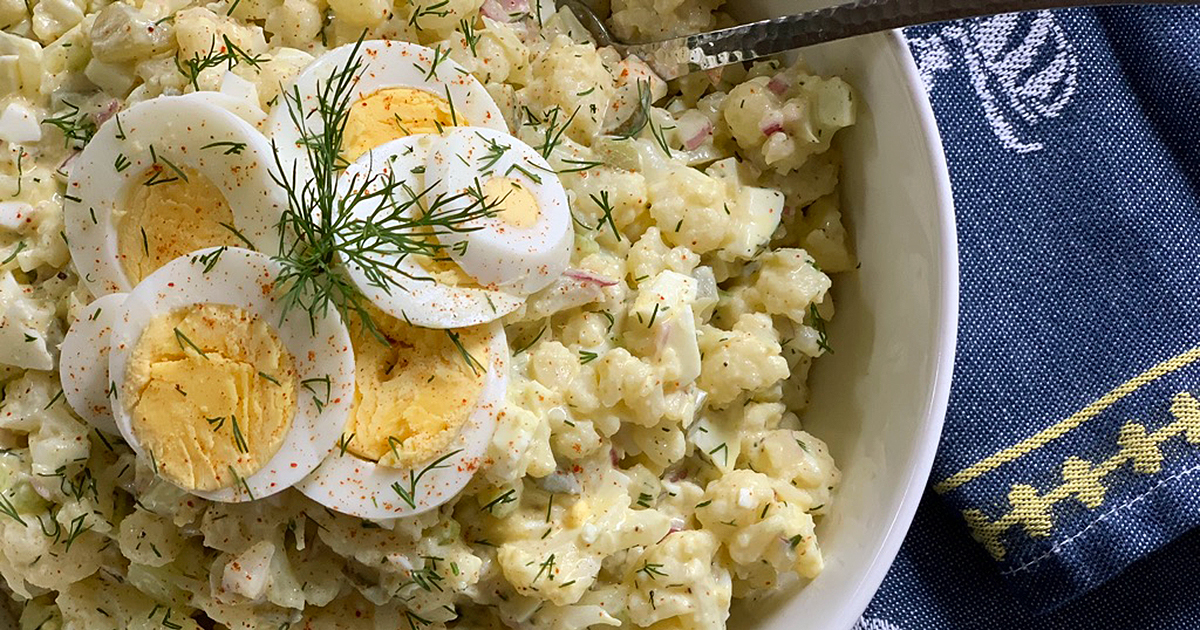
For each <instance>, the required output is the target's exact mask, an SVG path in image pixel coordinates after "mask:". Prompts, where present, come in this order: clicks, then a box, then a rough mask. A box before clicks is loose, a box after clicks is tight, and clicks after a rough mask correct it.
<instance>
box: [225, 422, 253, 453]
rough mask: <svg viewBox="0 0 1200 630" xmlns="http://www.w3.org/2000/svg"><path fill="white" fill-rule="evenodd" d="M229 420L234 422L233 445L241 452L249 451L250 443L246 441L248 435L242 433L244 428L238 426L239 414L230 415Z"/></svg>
mask: <svg viewBox="0 0 1200 630" xmlns="http://www.w3.org/2000/svg"><path fill="white" fill-rule="evenodd" d="M229 420H230V421H231V423H232V424H233V445H234V448H236V449H237V451H238V452H239V453H249V452H250V445H249V444H247V443H246V437H245V436H244V435H242V428H241V427H240V426H238V421H237V416H235V415H232V414H231V415H230V416H229Z"/></svg>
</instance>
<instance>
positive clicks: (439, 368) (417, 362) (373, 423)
mask: <svg viewBox="0 0 1200 630" xmlns="http://www.w3.org/2000/svg"><path fill="white" fill-rule="evenodd" d="M371 310H372V315H371V321H373V322H374V323H375V326H376V329H377V331H378V333H379V335H381V336H382V339H380V338H379V337H377V336H376V335H374V334H372V333H371V332H370V331H369V330H367V329H366V328H365V327H364V326H363V325H362V324H361V322H357V320H356V322H357V323H355V324H354V325H352V331H351V334H352V340H353V344H354V366H355V393H354V402H353V404H352V405H351V408H350V421H349V423H348V425H347V427H346V435H345V437H344V438H343V439H344V440H348V442H349V445H348V446H347V450H348V451H350V452H352V453H354V454H355V455H357V456H359V457H362V458H364V459H369V460H372V461H377V462H379V463H380V464H382V465H384V466H391V467H401V468H404V467H411V466H415V465H417V464H420V463H421V462H424V461H428V460H430V459H432V458H434V457H436V456H438V455H439V454H441V453H443V452H444V451H445V450H446V448H447V447H448V446H449V445H450V443H451V442H452V441H453V440H454V438H455V436H456V435H458V432H459V429H461V428H462V426H463V424H464V423H465V422H466V420H467V416H469V415H470V413H471V411H472V410H473V409H474V408H475V405H476V403H477V401H478V400H479V395H480V393H481V392H482V390H483V380H484V377H485V371H486V366H487V365H488V349H487V334H486V331H485V330H484V329H483V328H481V327H475V328H465V329H460V330H457V331H451V332H453V333H454V334H455V335H457V336H458V344H461V349H460V347H459V345H458V344H456V343H455V341H454V339H453V338H452V337H451V336H450V334H448V332H447V331H445V330H435V329H430V328H418V327H415V326H409V325H408V324H405V323H404V322H402V321H400V320H398V319H396V318H394V317H388V316H387V315H384V314H382V313H380V312H378V311H377V310H374V309H371ZM468 355H469V356H470V361H471V363H470V364H469V363H468V359H467V357H468ZM351 436H353V437H351Z"/></svg>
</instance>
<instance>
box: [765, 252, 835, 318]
mask: <svg viewBox="0 0 1200 630" xmlns="http://www.w3.org/2000/svg"><path fill="white" fill-rule="evenodd" d="M759 260H760V261H761V263H762V266H761V267H760V268H759V271H758V276H757V278H756V279H755V282H754V290H755V292H756V295H757V297H758V300H759V302H760V303H761V304H762V305H763V307H764V308H765V309H766V311H767V312H768V313H770V314H772V315H783V316H784V317H787V318H788V319H790V320H792V321H794V322H803V321H804V320H805V318H807V317H809V315H810V313H809V305H811V304H815V303H820V302H821V301H822V300H824V299H825V293H826V292H827V291H829V286H830V280H829V276H827V275H825V274H824V273H822V272H821V271H820V270H819V269H817V267H816V266H815V265H814V264H813V259H812V257H811V256H809V255H808V253H807V252H805V251H804V250H802V249H777V250H775V251H773V252H771V253H769V254H764V255H763V256H762V257H761V258H759Z"/></svg>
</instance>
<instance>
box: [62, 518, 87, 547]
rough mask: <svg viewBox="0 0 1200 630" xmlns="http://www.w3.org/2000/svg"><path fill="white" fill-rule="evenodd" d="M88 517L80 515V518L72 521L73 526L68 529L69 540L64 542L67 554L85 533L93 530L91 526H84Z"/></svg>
mask: <svg viewBox="0 0 1200 630" xmlns="http://www.w3.org/2000/svg"><path fill="white" fill-rule="evenodd" d="M87 517H88V515H87V514H80V515H79V516H76V517H75V518H73V519H71V525H70V526H69V527H67V538H66V540H64V541H63V545H64V547H65V551H66V552H68V553H70V551H71V545H72V544H74V543H75V541H76V540H77V539H78V538H79V537H80V536H82V535H83V533H84V532H86V531H88V530H90V529H91V527H90V526H88V525H85V524H84V522H85V521H86V519H87Z"/></svg>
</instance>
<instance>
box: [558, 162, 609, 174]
mask: <svg viewBox="0 0 1200 630" xmlns="http://www.w3.org/2000/svg"><path fill="white" fill-rule="evenodd" d="M563 164H571V165H572V166H571V168H564V169H562V170H561V171H559V172H558V174H559V175H562V174H565V173H581V172H583V171H588V170H591V169H593V168H596V167H598V166H604V162H596V161H594V160H572V159H570V158H565V159H563Z"/></svg>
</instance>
